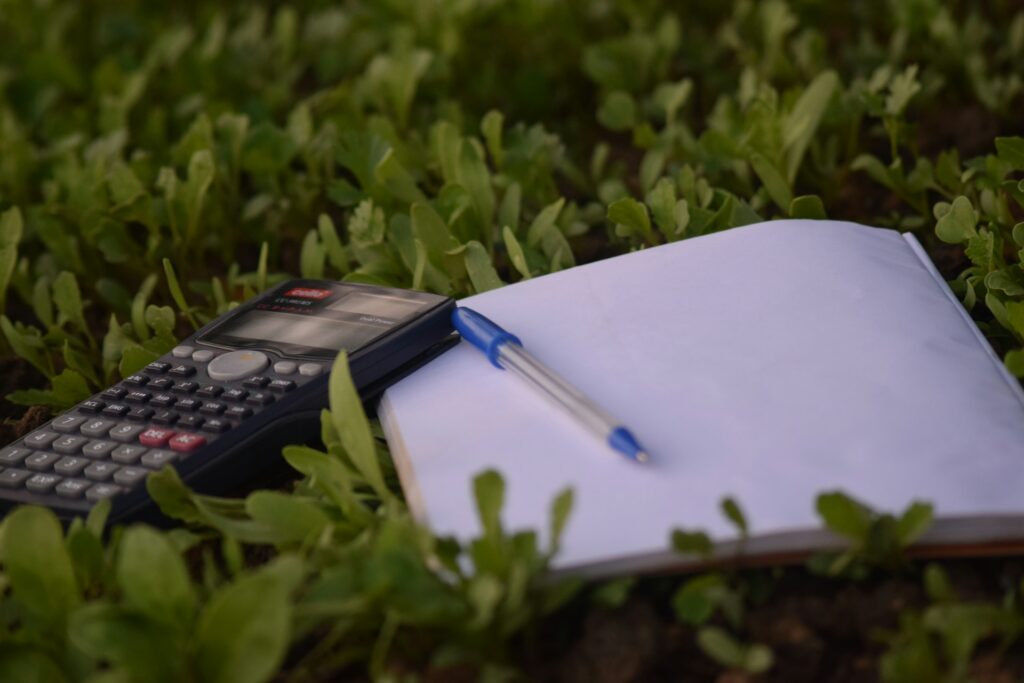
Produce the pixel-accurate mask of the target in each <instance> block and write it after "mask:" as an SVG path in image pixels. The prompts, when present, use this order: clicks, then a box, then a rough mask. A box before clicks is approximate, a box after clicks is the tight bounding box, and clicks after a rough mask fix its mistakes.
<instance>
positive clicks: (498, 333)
mask: <svg viewBox="0 0 1024 683" xmlns="http://www.w3.org/2000/svg"><path fill="white" fill-rule="evenodd" d="M452 325H453V326H454V327H455V329H456V330H458V331H459V334H461V335H462V338H463V339H465V340H466V341H468V342H469V343H470V344H472V345H473V346H475V347H477V348H478V349H480V350H481V351H483V352H484V355H486V356H487V359H488V360H489V361H491V365H493V366H494V367H496V368H501V369H502V370H504V368H502V367H501V365H499V364H498V350H499V349H500V348H501V346H502V344H515V345H516V346H522V345H523V343H522V342H521V341H519V337H517V336H515V335H514V334H512V333H511V332H506V331H505V330H503V329H501V327H499V326H498V325H497V324H496V323H495V322H493V321H491V320H489V319H488V318H487V317H486V316H483V315H480V314H479V313H477V312H476V311H474V310H472V309H470V308H462V307H460V308H456V309H455V310H454V311H452Z"/></svg>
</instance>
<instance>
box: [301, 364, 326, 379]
mask: <svg viewBox="0 0 1024 683" xmlns="http://www.w3.org/2000/svg"><path fill="white" fill-rule="evenodd" d="M323 369H324V368H323V366H322V365H320V364H319V363H303V364H302V365H300V366H299V374H300V375H302V376H303V377H316V376H317V375H319V374H320V373H321V372H323Z"/></svg>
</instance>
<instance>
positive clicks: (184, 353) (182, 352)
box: [171, 346, 195, 358]
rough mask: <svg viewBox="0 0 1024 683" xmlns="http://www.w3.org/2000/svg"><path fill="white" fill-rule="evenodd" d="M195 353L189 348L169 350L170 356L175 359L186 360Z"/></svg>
mask: <svg viewBox="0 0 1024 683" xmlns="http://www.w3.org/2000/svg"><path fill="white" fill-rule="evenodd" d="M193 351H195V349H193V348H192V347H191V346H175V347H174V348H173V349H171V355H172V356H174V357H175V358H188V357H189V356H191V355H192V352H193Z"/></svg>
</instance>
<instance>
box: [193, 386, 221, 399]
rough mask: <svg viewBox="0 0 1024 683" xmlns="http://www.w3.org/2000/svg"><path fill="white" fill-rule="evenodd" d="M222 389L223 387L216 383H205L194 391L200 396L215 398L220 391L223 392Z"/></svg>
mask: <svg viewBox="0 0 1024 683" xmlns="http://www.w3.org/2000/svg"><path fill="white" fill-rule="evenodd" d="M223 391H224V389H222V388H221V387H218V386H217V385H216V384H207V385H206V386H204V387H202V388H200V389H199V391H197V392H196V396H202V397H203V398H217V397H218V396H220V395H221V393H223Z"/></svg>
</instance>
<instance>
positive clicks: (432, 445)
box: [384, 221, 1024, 567]
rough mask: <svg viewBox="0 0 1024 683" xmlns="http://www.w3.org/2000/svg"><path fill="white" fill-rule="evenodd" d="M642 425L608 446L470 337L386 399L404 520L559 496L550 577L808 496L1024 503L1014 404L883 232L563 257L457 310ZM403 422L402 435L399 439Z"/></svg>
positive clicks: (821, 226)
mask: <svg viewBox="0 0 1024 683" xmlns="http://www.w3.org/2000/svg"><path fill="white" fill-rule="evenodd" d="M461 303H462V304H464V305H466V306H470V307H472V308H474V309H476V310H478V311H480V312H481V313H483V314H485V315H487V316H488V317H491V318H493V319H494V320H495V321H496V322H497V323H499V324H500V325H502V326H503V327H505V328H506V329H508V330H510V331H512V332H513V333H515V334H517V335H518V336H519V337H520V338H521V339H522V341H523V343H524V346H525V348H526V349H527V350H528V351H530V352H531V353H533V354H534V355H535V356H537V357H538V358H539V359H540V360H541V361H542V362H544V363H545V364H547V365H548V366H550V367H552V368H554V369H555V370H556V371H558V372H559V373H560V374H561V375H562V376H563V377H565V378H566V379H567V380H568V381H570V382H571V383H573V384H575V385H576V386H577V387H579V388H580V389H581V390H582V391H583V392H584V393H586V394H587V395H588V396H590V397H591V398H592V399H593V400H595V402H597V403H598V404H599V405H601V406H603V407H604V408H605V409H606V410H607V411H608V412H609V413H611V414H612V415H614V416H616V417H618V418H619V419H620V420H621V421H622V423H623V424H624V425H626V426H628V427H629V428H630V429H631V430H632V431H633V432H634V434H636V435H637V437H638V438H639V440H640V441H641V443H642V444H643V445H644V446H645V447H646V448H647V450H648V451H649V452H650V455H651V458H652V460H651V462H650V463H648V464H647V465H637V464H635V463H632V462H629V461H627V460H625V459H624V458H622V457H620V456H616V455H615V454H614V453H613V452H612V451H610V450H609V449H608V447H607V446H606V445H605V444H603V443H601V442H600V441H598V440H596V439H595V438H594V437H593V436H591V435H590V434H588V433H587V432H585V431H583V430H582V429H580V428H579V427H578V426H577V425H576V424H575V423H574V422H573V421H572V420H571V419H570V418H569V417H567V416H566V415H565V414H563V413H562V412H561V411H560V410H558V409H557V408H554V407H553V406H551V405H550V404H548V403H547V402H546V400H545V399H544V398H543V397H541V396H539V395H537V394H536V393H534V392H533V391H532V390H531V389H530V388H529V387H528V386H527V385H525V384H524V383H522V382H521V381H520V380H518V379H517V378H516V377H515V376H513V375H511V374H509V373H505V372H502V371H500V370H497V369H495V368H494V367H492V366H491V365H490V364H489V363H488V362H487V360H486V358H485V357H484V356H483V355H482V354H481V353H480V352H479V351H477V350H476V349H474V348H473V347H471V346H470V345H469V344H468V343H466V342H463V343H461V344H460V345H459V346H458V347H456V348H455V349H453V350H452V351H449V352H448V353H446V354H444V355H443V356H441V357H440V358H438V359H437V360H435V361H433V362H431V363H430V364H429V365H428V366H426V367H424V368H423V369H421V370H420V371H418V372H416V373H415V374H413V375H411V376H410V377H408V378H406V379H405V380H403V381H401V382H400V383H398V384H397V385H395V386H393V387H392V388H391V389H389V390H388V392H387V395H386V401H385V407H384V410H385V411H386V412H387V416H386V418H387V419H386V426H387V429H388V432H389V441H392V442H393V445H394V444H396V443H397V442H398V441H399V440H400V441H401V442H402V443H401V445H400V447H398V448H396V449H395V450H396V457H399V458H405V459H407V461H406V462H403V463H401V466H402V474H403V484H404V485H405V486H406V487H407V489H415V492H413V495H412V496H411V499H412V500H413V501H414V502H413V508H414V512H416V513H417V514H418V515H419V516H420V517H421V518H422V519H423V520H424V521H426V522H427V523H429V524H430V525H431V527H432V528H433V529H434V530H435V531H436V532H437V533H441V534H455V535H457V536H459V537H462V538H470V537H472V536H474V535H476V534H478V533H479V525H478V522H477V518H476V513H475V508H474V503H473V499H472V494H471V479H472V477H473V476H474V475H476V474H477V473H479V472H481V471H483V470H485V469H488V468H494V469H496V470H498V471H500V472H501V473H502V474H503V476H504V477H505V480H506V486H507V487H506V507H505V510H504V517H503V519H504V521H505V525H506V527H507V528H513V529H514V528H525V527H529V528H535V529H538V530H540V531H542V532H543V530H545V529H547V527H548V512H549V508H550V503H551V500H552V499H553V498H554V496H555V495H556V494H557V492H558V491H559V490H561V489H562V488H563V487H566V486H572V487H573V488H574V489H575V508H574V510H573V513H572V516H571V518H570V522H569V527H568V529H567V533H566V538H565V539H564V544H563V551H562V553H561V555H560V557H559V560H558V562H557V564H558V566H560V567H578V566H583V565H587V564H591V563H595V562H602V561H609V560H614V559H616V558H626V557H631V556H637V555H642V554H649V553H652V552H658V551H662V550H664V549H666V548H667V547H668V539H669V534H670V532H671V530H672V529H673V528H676V527H685V528H689V529H704V530H707V531H708V532H709V533H711V534H712V536H713V537H715V538H716V539H727V538H730V537H733V536H734V535H735V533H734V529H733V528H732V527H731V526H730V525H729V523H728V522H727V521H726V520H725V518H724V517H723V516H722V514H721V512H720V510H719V502H720V500H721V499H722V498H723V496H726V495H731V496H733V497H735V498H736V499H737V500H738V501H739V502H740V504H741V506H742V507H743V508H744V509H745V511H746V513H747V516H748V518H749V520H750V523H751V526H752V532H753V533H754V534H760V533H775V532H782V531H788V530H795V529H807V528H814V527H818V526H819V521H818V519H817V517H816V515H815V513H814V499H815V496H816V495H817V494H818V493H820V492H822V491H825V490H830V489H837V488H839V489H843V490H845V491H846V492H848V493H850V494H852V495H854V496H857V497H859V498H861V499H862V500H864V501H865V502H867V503H869V504H870V505H872V506H875V507H877V508H879V509H885V510H897V509H902V508H903V507H904V506H905V505H907V504H908V503H909V502H910V501H911V500H913V499H923V500H929V501H932V502H933V503H935V505H936V508H937V510H938V512H939V513H940V514H942V515H951V516H958V515H974V514H1001V513H1019V512H1021V511H1022V509H1024V503H1022V502H1021V500H1022V499H1021V492H1022V491H1024V467H1022V466H1021V465H1022V463H1024V404H1022V395H1021V394H1020V392H1019V387H1016V385H1011V384H1009V383H1008V382H1007V378H1006V376H1005V375H1004V374H1003V371H1002V370H1001V369H1000V368H999V367H998V365H997V364H996V362H995V360H996V359H994V357H993V356H992V355H991V351H990V350H989V349H987V348H986V347H985V346H984V345H983V342H981V341H979V339H980V338H979V337H978V336H977V331H976V329H973V325H972V324H971V323H970V321H969V318H965V317H964V316H963V314H962V310H961V309H960V308H959V304H958V303H957V302H956V301H955V300H953V299H951V298H950V297H949V295H948V293H947V291H946V290H945V289H944V284H943V283H941V282H937V281H936V280H935V279H934V278H933V276H932V274H931V273H930V272H929V270H928V268H926V267H925V265H924V264H922V262H921V261H920V260H919V258H918V256H917V255H916V254H915V252H914V250H913V249H912V248H911V246H910V245H909V244H908V243H907V242H906V241H905V240H904V239H903V238H902V237H901V236H900V235H899V234H898V233H896V232H893V231H889V230H879V229H874V228H866V227H863V226H857V225H853V224H849V223H838V222H831V221H827V222H826V221H823V222H814V221H775V222H771V223H762V224H758V225H753V226H748V227H744V228H738V229H733V230H729V231H726V232H722V233H717V234H714V235H709V236H706V237H700V238H696V239H692V240H687V241H683V242H677V243H673V244H669V245H665V246H661V247H657V248H653V249H647V250H643V251H640V252H635V253H632V254H628V255H625V256H621V257H617V258H613V259H609V260H606V261H601V262H598V263H593V264H589V265H585V266H581V267H577V268H573V269H570V270H567V271H563V272H560V273H555V274H552V275H549V276H545V277H541V278H536V279H533V280H528V281H525V282H521V283H518V284H515V285H512V286H509V287H505V288H502V289H498V290H494V291H491V292H487V293H485V294H481V295H478V296H475V297H471V298H469V299H466V300H464V301H463V302H461ZM396 432H397V433H396Z"/></svg>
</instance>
